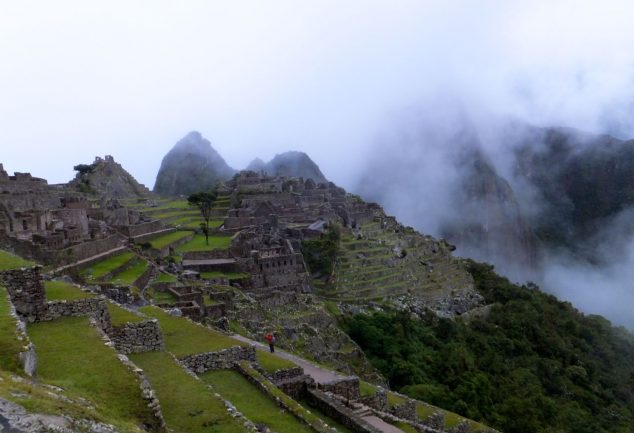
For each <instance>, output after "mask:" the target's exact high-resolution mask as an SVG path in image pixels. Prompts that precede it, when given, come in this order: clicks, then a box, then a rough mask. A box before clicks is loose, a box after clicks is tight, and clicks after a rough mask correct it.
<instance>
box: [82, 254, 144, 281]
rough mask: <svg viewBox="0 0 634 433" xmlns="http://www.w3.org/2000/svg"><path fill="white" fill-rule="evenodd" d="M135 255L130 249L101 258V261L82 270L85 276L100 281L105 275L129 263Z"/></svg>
mask: <svg viewBox="0 0 634 433" xmlns="http://www.w3.org/2000/svg"><path fill="white" fill-rule="evenodd" d="M133 257H134V254H132V253H131V252H129V251H126V252H124V253H121V254H117V255H116V256H112V257H109V258H107V259H105V260H101V261H100V262H97V263H95V264H93V265H91V266H90V267H89V268H87V269H84V270H83V271H82V272H81V275H82V276H83V277H84V278H87V279H91V280H95V281H98V280H99V279H101V278H103V277H104V276H105V275H107V274H109V273H110V272H112V271H114V270H115V269H117V268H119V267H120V266H123V265H125V264H126V263H128V262H129V261H130V260H132V258H133Z"/></svg>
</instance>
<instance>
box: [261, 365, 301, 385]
mask: <svg viewBox="0 0 634 433" xmlns="http://www.w3.org/2000/svg"><path fill="white" fill-rule="evenodd" d="M303 375H304V369H303V368H302V367H293V368H285V369H284V370H277V371H276V372H275V373H271V374H269V375H267V378H268V379H269V380H270V381H271V382H273V383H275V384H276V385H277V383H278V382H282V381H286V380H289V379H296V378H297V377H300V376H303Z"/></svg>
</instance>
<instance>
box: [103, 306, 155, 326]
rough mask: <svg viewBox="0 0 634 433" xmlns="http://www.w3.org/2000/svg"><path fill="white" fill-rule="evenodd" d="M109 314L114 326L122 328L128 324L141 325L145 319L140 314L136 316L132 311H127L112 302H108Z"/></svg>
mask: <svg viewBox="0 0 634 433" xmlns="http://www.w3.org/2000/svg"><path fill="white" fill-rule="evenodd" d="M108 312H109V313H110V320H111V321H112V326H122V325H125V324H126V323H139V322H143V321H144V320H147V319H145V318H144V317H142V316H139V315H138V314H134V313H133V312H131V311H128V310H126V309H125V308H122V307H120V306H118V305H116V304H113V303H112V302H108Z"/></svg>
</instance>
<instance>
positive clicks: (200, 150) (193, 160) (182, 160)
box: [154, 131, 235, 196]
mask: <svg viewBox="0 0 634 433" xmlns="http://www.w3.org/2000/svg"><path fill="white" fill-rule="evenodd" d="M234 172H235V170H234V169H232V168H231V167H229V165H227V163H226V162H225V160H224V159H222V157H221V156H220V155H219V154H218V152H216V150H215V149H214V148H213V147H212V146H211V143H210V142H209V140H207V139H205V138H204V137H203V136H202V135H201V134H200V132H197V131H192V132H190V133H189V134H187V135H186V136H185V137H183V138H182V139H181V140H179V141H178V142H177V143H176V144H175V145H174V147H173V148H172V149H171V150H170V151H169V152H168V153H167V154H166V155H165V157H163V160H162V161H161V168H160V169H159V172H158V174H157V175H156V182H155V184H154V192H155V193H157V194H162V195H166V196H174V195H181V194H182V195H187V194H191V193H193V192H196V191H201V190H205V189H209V188H211V187H213V186H214V185H215V184H216V183H218V182H221V181H223V180H227V179H229V178H230V177H231V176H233V174H234Z"/></svg>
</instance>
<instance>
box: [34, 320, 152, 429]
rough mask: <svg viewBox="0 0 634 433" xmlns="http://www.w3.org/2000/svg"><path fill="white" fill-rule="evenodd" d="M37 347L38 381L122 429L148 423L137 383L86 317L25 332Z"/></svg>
mask: <svg viewBox="0 0 634 433" xmlns="http://www.w3.org/2000/svg"><path fill="white" fill-rule="evenodd" d="M28 332H29V336H30V337H31V340H32V341H33V343H34V344H35V345H36V347H37V356H38V369H37V374H38V377H39V378H40V380H44V381H46V382H47V383H50V384H53V385H56V386H59V387H62V388H64V389H65V390H66V392H67V393H68V395H69V396H70V397H83V398H87V399H89V400H90V401H91V402H92V404H94V406H95V408H96V410H97V411H98V412H99V413H101V414H103V415H104V416H107V417H109V418H116V419H118V420H120V421H121V422H122V423H124V424H128V427H127V429H128V430H129V429H130V425H139V424H141V423H151V422H152V421H151V419H152V415H151V412H150V410H149V409H148V407H147V406H146V403H145V402H144V400H143V398H142V396H141V390H140V388H139V381H138V379H137V377H136V376H135V375H134V373H132V372H131V371H130V370H129V369H128V368H127V367H125V366H124V365H123V364H122V363H121V362H120V361H119V359H118V358H117V356H116V352H115V351H114V350H113V349H112V348H109V347H107V346H105V345H104V344H103V341H102V339H101V337H100V336H99V334H98V333H97V330H96V329H95V328H93V327H92V326H90V325H89V323H88V319H87V318H85V317H67V318H63V319H58V320H54V321H52V322H40V323H34V324H31V325H29V326H28Z"/></svg>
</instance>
